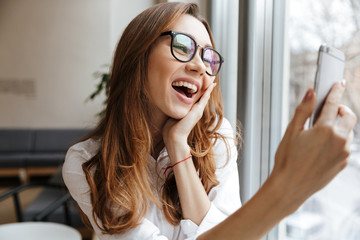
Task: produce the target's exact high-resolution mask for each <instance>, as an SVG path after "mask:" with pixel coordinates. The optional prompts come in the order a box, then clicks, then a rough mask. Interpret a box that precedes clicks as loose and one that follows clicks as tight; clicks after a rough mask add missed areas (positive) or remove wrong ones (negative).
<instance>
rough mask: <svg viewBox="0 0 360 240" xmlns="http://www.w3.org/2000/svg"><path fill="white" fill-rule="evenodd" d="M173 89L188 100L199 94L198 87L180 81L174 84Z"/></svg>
mask: <svg viewBox="0 0 360 240" xmlns="http://www.w3.org/2000/svg"><path fill="white" fill-rule="evenodd" d="M172 87H173V88H174V89H175V90H176V91H177V92H179V93H180V94H182V95H185V96H186V97H187V98H192V97H193V96H194V95H195V94H196V93H197V87H196V86H195V85H194V84H191V83H188V82H183V81H178V82H173V83H172Z"/></svg>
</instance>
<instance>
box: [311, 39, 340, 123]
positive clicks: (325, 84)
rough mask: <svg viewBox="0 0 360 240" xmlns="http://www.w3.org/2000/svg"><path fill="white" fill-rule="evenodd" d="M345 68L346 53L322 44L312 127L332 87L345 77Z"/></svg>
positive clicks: (318, 62) (318, 63)
mask: <svg viewBox="0 0 360 240" xmlns="http://www.w3.org/2000/svg"><path fill="white" fill-rule="evenodd" d="M344 69H345V54H344V53H343V52H342V51H340V50H339V49H336V48H334V47H331V46H327V45H326V44H322V45H321V46H320V48H319V52H318V60H317V70H316V75H315V84H314V90H315V93H316V103H315V108H314V111H313V113H312V114H311V117H310V121H309V123H310V124H309V127H312V126H313V125H314V124H315V122H316V120H317V119H318V117H319V116H320V113H321V109H322V107H323V106H324V103H325V99H326V97H327V95H328V94H329V92H330V89H331V87H332V86H333V85H334V84H335V83H336V82H339V81H341V80H342V79H343V77H344Z"/></svg>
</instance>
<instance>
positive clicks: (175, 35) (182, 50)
mask: <svg viewBox="0 0 360 240" xmlns="http://www.w3.org/2000/svg"><path fill="white" fill-rule="evenodd" d="M165 35H170V36H171V47H170V49H171V54H172V55H173V57H174V58H175V59H176V60H178V61H180V62H189V61H191V60H192V59H193V58H194V56H195V54H196V52H197V48H198V47H200V46H199V45H198V44H197V43H196V42H195V40H194V39H193V38H192V37H190V36H189V35H187V34H185V33H180V32H175V31H168V32H163V33H162V34H160V36H165ZM201 50H202V51H201V60H202V61H203V62H204V64H205V67H206V73H207V74H208V75H210V76H215V75H217V74H218V73H219V71H220V67H221V64H222V63H223V62H224V59H223V57H222V56H221V55H220V53H218V52H217V51H216V50H215V49H212V48H210V47H203V48H202V49H201Z"/></svg>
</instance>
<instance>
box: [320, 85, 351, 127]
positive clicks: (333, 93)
mask: <svg viewBox="0 0 360 240" xmlns="http://www.w3.org/2000/svg"><path fill="white" fill-rule="evenodd" d="M344 90H345V80H343V81H341V82H337V83H335V84H334V86H333V87H332V88H331V90H330V93H329V95H328V96H327V97H326V100H325V104H324V107H323V109H322V110H321V114H320V116H319V119H318V120H317V121H316V123H315V125H334V124H335V122H336V118H337V116H338V111H339V104H340V101H341V98H342V95H343V93H344Z"/></svg>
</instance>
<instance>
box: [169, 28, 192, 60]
mask: <svg viewBox="0 0 360 240" xmlns="http://www.w3.org/2000/svg"><path fill="white" fill-rule="evenodd" d="M172 50H173V53H174V55H175V57H176V58H177V59H179V60H180V61H189V60H190V59H191V58H192V57H193V54H194V52H195V42H194V41H193V40H192V39H191V38H189V37H188V36H186V35H183V34H177V35H176V36H175V37H174V40H173V45H172Z"/></svg>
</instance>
